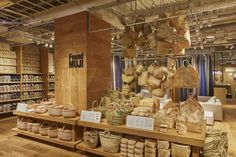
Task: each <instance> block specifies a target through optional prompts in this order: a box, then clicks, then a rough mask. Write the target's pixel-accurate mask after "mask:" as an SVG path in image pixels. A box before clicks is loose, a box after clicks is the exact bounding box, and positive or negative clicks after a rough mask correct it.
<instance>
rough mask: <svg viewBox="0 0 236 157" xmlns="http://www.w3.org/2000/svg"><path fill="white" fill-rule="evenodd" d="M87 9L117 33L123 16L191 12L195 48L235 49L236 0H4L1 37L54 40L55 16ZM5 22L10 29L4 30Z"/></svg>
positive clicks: (0, 5) (127, 18) (128, 18)
mask: <svg viewBox="0 0 236 157" xmlns="http://www.w3.org/2000/svg"><path fill="white" fill-rule="evenodd" d="M85 10H88V11H90V12H91V13H93V14H95V15H96V16H99V17H100V18H102V19H104V20H106V21H107V22H109V23H111V25H112V28H111V29H112V30H113V35H117V34H120V33H121V32H122V30H123V29H124V23H121V20H120V19H121V18H122V19H124V21H125V25H134V24H135V19H136V18H137V17H139V16H144V17H145V19H146V21H147V22H152V21H153V20H162V18H161V17H160V14H162V13H165V14H167V15H168V18H171V17H172V16H173V15H174V16H175V15H187V16H186V19H187V23H188V25H189V27H190V35H191V42H192V47H191V49H203V48H207V47H212V46H213V47H223V49H224V50H223V51H228V50H230V51H233V52H235V47H236V16H235V14H236V1H235V0H207V1H206V0H191V1H189V0H1V1H0V36H1V37H0V40H3V41H4V40H5V39H6V36H7V34H9V32H14V31H19V30H20V31H22V32H27V35H26V36H27V37H28V38H30V40H31V41H37V42H39V41H41V42H47V41H49V42H53V33H54V19H55V18H59V17H62V16H66V15H70V14H74V13H77V12H80V11H85ZM1 26H5V27H7V28H8V31H3V32H1ZM98 31H99V30H98ZM234 45H235V46H234ZM121 49H122V45H121V44H120V42H119V40H117V41H113V50H114V51H120V50H121Z"/></svg>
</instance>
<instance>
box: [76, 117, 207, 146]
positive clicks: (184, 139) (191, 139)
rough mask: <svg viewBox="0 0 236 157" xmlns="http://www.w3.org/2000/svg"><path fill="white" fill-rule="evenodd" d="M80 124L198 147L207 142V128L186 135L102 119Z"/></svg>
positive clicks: (170, 130)
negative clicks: (114, 124) (110, 122)
mask: <svg viewBox="0 0 236 157" xmlns="http://www.w3.org/2000/svg"><path fill="white" fill-rule="evenodd" d="M78 125H79V126H83V127H89V128H95V129H101V130H105V129H108V130H109V131H113V132H117V133H123V134H129V135H136V136H140V137H146V138H152V139H159V140H166V141H170V142H175V143H180V144H186V145H191V146H196V147H203V146H204V144H205V130H206V129H205V128H204V129H203V130H204V132H203V133H202V134H199V133H193V132H188V133H187V135H186V136H184V135H180V134H178V133H177V132H176V129H168V132H167V133H163V132H160V131H158V128H155V129H154V131H149V130H142V129H132V128H126V126H125V125H123V126H110V125H108V124H107V122H106V120H102V122H101V123H100V124H98V123H91V122H83V121H78ZM204 126H206V125H204Z"/></svg>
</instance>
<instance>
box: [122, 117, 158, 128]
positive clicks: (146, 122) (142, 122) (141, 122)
mask: <svg viewBox="0 0 236 157" xmlns="http://www.w3.org/2000/svg"><path fill="white" fill-rule="evenodd" d="M126 127H127V128H136V129H145V130H154V118H149V117H140V116H127V120H126Z"/></svg>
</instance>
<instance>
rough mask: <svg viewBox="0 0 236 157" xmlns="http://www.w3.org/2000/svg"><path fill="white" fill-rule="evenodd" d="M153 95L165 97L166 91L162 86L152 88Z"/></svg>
mask: <svg viewBox="0 0 236 157" xmlns="http://www.w3.org/2000/svg"><path fill="white" fill-rule="evenodd" d="M152 95H153V96H156V97H164V96H165V91H164V90H163V89H161V88H156V89H153V90H152Z"/></svg>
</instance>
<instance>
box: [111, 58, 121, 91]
mask: <svg viewBox="0 0 236 157" xmlns="http://www.w3.org/2000/svg"><path fill="white" fill-rule="evenodd" d="M123 66H124V63H122V58H121V56H119V55H114V67H113V68H114V69H112V70H114V71H115V76H113V80H114V81H115V83H113V89H121V86H122V79H121V75H122V69H123ZM114 85H115V87H114Z"/></svg>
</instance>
